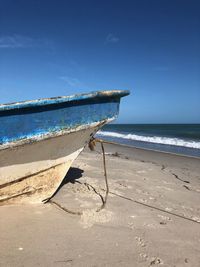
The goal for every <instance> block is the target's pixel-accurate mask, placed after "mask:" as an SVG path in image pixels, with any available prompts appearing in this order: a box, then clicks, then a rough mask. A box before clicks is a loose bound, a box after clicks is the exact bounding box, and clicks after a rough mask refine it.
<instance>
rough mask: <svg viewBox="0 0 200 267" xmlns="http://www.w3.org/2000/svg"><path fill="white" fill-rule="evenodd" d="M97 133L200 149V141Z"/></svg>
mask: <svg viewBox="0 0 200 267" xmlns="http://www.w3.org/2000/svg"><path fill="white" fill-rule="evenodd" d="M97 135H100V136H110V137H115V138H122V139H128V140H134V141H143V142H149V143H156V144H164V145H173V146H182V147H190V148H197V149H200V142H195V141H187V140H183V139H179V138H170V137H160V136H142V135H136V134H121V133H116V132H108V131H99V132H98V133H97Z"/></svg>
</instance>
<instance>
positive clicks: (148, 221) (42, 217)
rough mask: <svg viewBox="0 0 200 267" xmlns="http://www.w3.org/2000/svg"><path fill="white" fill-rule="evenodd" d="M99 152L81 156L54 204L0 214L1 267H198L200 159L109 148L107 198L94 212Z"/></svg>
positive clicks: (101, 190)
mask: <svg viewBox="0 0 200 267" xmlns="http://www.w3.org/2000/svg"><path fill="white" fill-rule="evenodd" d="M96 150H97V151H99V153H98V152H90V151H89V150H88V149H85V150H84V152H83V153H82V154H81V155H80V156H79V157H78V159H77V160H76V161H75V163H74V164H73V166H72V168H71V169H70V171H69V172H68V174H67V176H66V178H65V180H64V182H63V184H62V186H61V188H60V190H59V191H58V192H57V194H56V195H55V196H54V198H53V199H52V202H50V203H47V204H40V205H28V204H27V205H10V206H1V207H0V266H17V267H18V266H93V267H94V266H96V267H98V266H136V267H137V266H141V267H143V266H144V267H145V266H169V267H173V266H176V267H178V266H192V267H199V266H200V205H199V203H200V159H196V158H192V157H185V156H178V155H173V154H168V153H162V152H155V151H148V150H143V149H137V148H129V147H125V146H116V145H108V144H106V145H105V150H106V164H107V172H108V181H109V188H110V193H109V197H108V202H107V204H106V208H105V209H103V210H101V211H100V212H96V210H97V209H98V208H99V207H100V206H101V205H102V198H103V197H104V196H105V182H104V176H103V164H102V155H101V149H100V147H99V146H97V148H96ZM55 203H57V204H58V205H59V206H62V207H63V208H64V209H65V210H68V211H69V212H66V211H64V210H63V209H61V208H59V207H58V206H57V205H56V204H55ZM70 212H71V213H70ZM72 213H80V214H81V215H74V214H72Z"/></svg>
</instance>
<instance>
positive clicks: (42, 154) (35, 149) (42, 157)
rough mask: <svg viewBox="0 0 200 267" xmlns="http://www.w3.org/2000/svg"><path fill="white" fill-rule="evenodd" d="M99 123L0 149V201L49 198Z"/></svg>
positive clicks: (36, 200) (32, 200) (30, 200)
mask: <svg viewBox="0 0 200 267" xmlns="http://www.w3.org/2000/svg"><path fill="white" fill-rule="evenodd" d="M99 125H101V124H97V125H96V126H93V127H89V128H88V129H84V130H78V131H74V132H70V133H65V134H63V135H61V136H56V137H52V138H49V139H46V140H40V141H38V142H33V143H27V144H24V145H21V146H16V147H13V149H12V150H10V149H6V150H2V151H0V158H1V159H2V161H1V172H0V203H8V202H16V201H17V202H22V201H24V200H25V201H26V202H27V200H28V201H29V202H41V201H44V200H45V199H48V198H50V197H51V196H52V195H53V194H54V192H55V191H56V189H57V188H58V187H59V185H60V183H61V182H62V180H63V178H64V177H65V175H66V173H67V171H68V170H69V168H70V166H71V164H72V163H73V161H74V160H75V159H76V158H77V156H78V155H79V154H80V152H81V151H82V150H83V148H84V146H85V145H86V144H87V143H88V141H89V139H90V138H91V136H92V135H93V134H94V133H95V132H96V131H97V129H98V127H99ZM64 144H66V145H64ZM25 196H26V199H25V198H24V197H25Z"/></svg>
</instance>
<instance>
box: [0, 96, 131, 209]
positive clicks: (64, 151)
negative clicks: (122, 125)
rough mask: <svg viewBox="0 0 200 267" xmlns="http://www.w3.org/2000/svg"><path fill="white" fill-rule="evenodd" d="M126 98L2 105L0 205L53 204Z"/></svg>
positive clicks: (77, 99) (73, 98)
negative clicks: (74, 165)
mask: <svg viewBox="0 0 200 267" xmlns="http://www.w3.org/2000/svg"><path fill="white" fill-rule="evenodd" d="M127 94H128V93H127V91H105V92H96V93H92V94H86V95H79V96H72V97H61V98H55V99H44V100H38V101H26V102H22V103H14V104H8V105H0V124H1V125H3V127H1V128H0V204H1V203H8V202H22V201H24V200H25V201H26V202H27V201H29V202H41V201H44V200H45V199H48V198H50V197H51V196H52V195H53V194H54V192H55V191H56V190H57V188H58V187H59V185H60V184H61V182H62V180H63V178H64V177H65V175H66V173H67V171H68V169H69V168H70V166H71V164H72V162H73V161H74V160H75V159H76V157H77V156H78V155H79V153H80V152H81V151H82V150H83V148H84V146H86V144H88V142H89V140H90V139H91V137H92V136H93V135H94V134H95V133H96V131H98V129H99V128H100V127H102V126H103V125H104V124H105V123H107V122H109V121H112V120H113V119H115V118H116V116H117V115H118V112H119V102H120V98H121V97H122V96H124V95H127ZM25 197H26V198H25Z"/></svg>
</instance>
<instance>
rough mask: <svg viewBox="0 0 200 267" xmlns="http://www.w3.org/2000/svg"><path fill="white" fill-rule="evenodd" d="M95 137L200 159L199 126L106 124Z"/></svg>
mask: <svg viewBox="0 0 200 267" xmlns="http://www.w3.org/2000/svg"><path fill="white" fill-rule="evenodd" d="M96 136H97V137H99V138H102V139H105V140H108V141H113V142H117V143H120V144H124V145H128V146H134V147H139V148H146V149H153V150H159V151H164V152H171V153H177V154H182V155H189V156H195V157H200V124H107V125H105V126H104V127H103V128H102V130H101V131H99V132H98V133H97V135H96Z"/></svg>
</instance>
